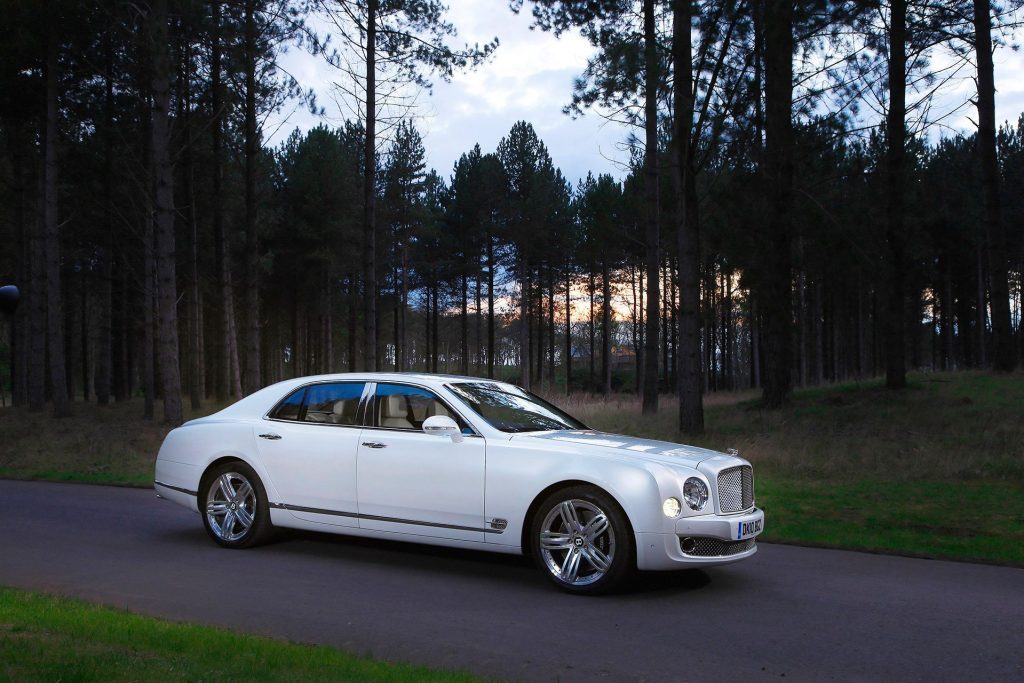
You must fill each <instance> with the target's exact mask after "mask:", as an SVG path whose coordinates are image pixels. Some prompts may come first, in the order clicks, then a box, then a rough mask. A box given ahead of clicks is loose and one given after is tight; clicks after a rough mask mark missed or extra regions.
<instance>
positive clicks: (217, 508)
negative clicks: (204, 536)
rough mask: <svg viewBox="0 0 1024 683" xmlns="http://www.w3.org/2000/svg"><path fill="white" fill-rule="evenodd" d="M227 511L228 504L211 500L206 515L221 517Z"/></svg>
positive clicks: (207, 505)
mask: <svg viewBox="0 0 1024 683" xmlns="http://www.w3.org/2000/svg"><path fill="white" fill-rule="evenodd" d="M227 511H228V504H227V503H222V502H220V501H216V500H211V501H210V502H209V503H207V504H206V514H208V515H214V516H215V517H220V516H221V515H223V514H224V513H225V512H227Z"/></svg>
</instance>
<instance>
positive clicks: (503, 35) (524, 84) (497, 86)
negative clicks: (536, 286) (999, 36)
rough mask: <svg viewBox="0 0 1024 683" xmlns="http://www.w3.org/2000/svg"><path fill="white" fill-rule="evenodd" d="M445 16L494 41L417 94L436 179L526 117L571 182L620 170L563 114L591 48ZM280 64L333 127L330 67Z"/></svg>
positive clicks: (1001, 103)
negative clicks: (475, 62)
mask: <svg viewBox="0 0 1024 683" xmlns="http://www.w3.org/2000/svg"><path fill="white" fill-rule="evenodd" d="M448 4H449V6H450V11H449V13H448V17H449V19H450V21H451V22H452V23H454V24H455V26H456V28H457V29H458V31H459V41H460V42H468V43H476V42H479V43H481V44H482V43H485V42H487V41H489V40H491V39H493V38H494V37H495V36H496V37H497V38H498V39H499V40H500V41H501V45H500V47H499V48H498V50H497V52H496V53H495V55H494V57H493V58H492V59H491V60H490V61H489V62H488V63H487V64H485V65H483V66H481V67H479V68H478V69H476V70H475V71H470V72H466V73H460V74H457V75H456V76H455V77H454V78H453V79H452V81H451V82H450V83H443V82H438V83H436V84H435V87H434V91H433V94H432V95H430V96H427V95H423V96H422V97H421V98H420V106H419V107H418V114H419V116H420V118H419V119H418V120H417V122H416V125H417V127H418V128H419V130H420V132H421V133H422V134H423V136H424V142H425V145H426V149H427V163H428V165H429V166H430V167H432V168H435V169H437V170H438V172H439V173H440V174H441V175H442V176H445V177H447V176H449V175H450V174H451V168H452V165H453V164H454V163H455V161H456V160H457V159H458V158H459V155H461V154H462V153H463V152H465V151H467V150H469V149H470V148H471V147H472V146H473V144H474V143H480V146H481V148H482V149H483V151H484V152H485V153H486V152H489V151H493V150H494V149H495V148H496V147H497V144H498V141H499V140H500V139H501V138H502V136H504V135H505V134H506V133H507V132H508V130H509V129H510V128H511V127H512V125H513V124H514V123H515V122H516V121H518V120H520V119H524V120H526V121H529V122H530V123H532V124H533V126H534V128H535V129H536V130H537V133H538V135H539V136H540V137H541V139H542V140H543V141H544V143H545V144H546V145H547V147H548V149H549V151H550V153H551V156H552V159H553V160H554V163H555V165H556V166H558V167H560V168H561V169H562V172H563V174H564V175H565V176H566V178H568V179H569V180H570V181H572V182H573V183H574V184H575V182H576V181H577V180H578V179H579V178H581V177H583V176H585V175H586V173H587V171H588V170H592V171H594V172H595V173H598V172H609V173H612V174H614V175H616V176H618V177H621V176H622V175H623V173H622V168H623V162H625V161H626V160H627V159H628V155H627V153H626V152H625V151H624V150H623V149H622V141H623V140H624V139H625V138H626V135H627V134H628V131H626V130H625V129H623V128H621V127H619V126H617V125H615V124H610V123H605V121H604V120H603V119H601V117H600V116H598V115H597V114H596V113H593V112H590V113H587V114H586V115H585V116H583V117H582V118H578V119H572V118H571V117H569V116H567V115H565V114H563V113H562V111H561V110H562V107H563V106H564V105H565V104H566V103H567V102H568V101H569V99H570V95H571V92H572V82H573V79H574V78H575V77H576V76H578V75H579V74H580V73H581V72H582V71H583V69H584V67H585V66H586V61H587V58H588V57H589V56H590V55H591V54H592V50H591V48H590V46H589V45H588V44H587V42H586V41H584V40H583V39H582V38H580V37H579V36H578V35H575V34H573V35H569V34H566V35H563V36H562V37H561V38H555V37H554V36H553V35H551V34H549V33H544V32H542V31H539V30H536V31H531V30H530V28H529V26H530V16H529V13H528V11H524V12H523V13H522V14H520V15H516V14H513V13H512V12H511V11H510V10H509V9H508V3H507V1H506V0H449V2H448ZM282 66H283V68H285V69H286V70H287V71H288V72H289V73H291V74H292V75H294V76H295V77H296V78H297V79H298V80H299V82H300V83H301V84H302V85H303V86H304V87H307V88H308V87H312V88H314V89H315V90H316V92H317V95H318V100H319V103H320V104H321V105H322V106H325V107H326V109H327V112H326V118H325V119H324V122H325V123H327V124H328V125H332V126H334V125H338V124H339V123H340V121H342V120H343V119H344V118H345V116H346V115H348V116H351V114H350V113H349V112H347V111H346V110H344V108H343V107H341V106H339V105H338V104H337V103H336V102H335V101H334V98H333V97H332V95H331V92H332V87H331V83H332V82H333V81H335V80H337V73H336V72H334V71H333V70H332V69H331V68H330V67H328V66H327V65H326V64H324V63H323V61H322V60H321V59H320V58H318V57H314V56H311V55H309V54H307V53H305V52H303V51H301V50H299V49H296V48H291V49H290V50H289V52H288V53H287V54H286V55H284V57H283V59H282ZM972 87H973V82H971V81H969V80H964V81H962V82H961V83H960V85H959V92H956V93H951V94H950V95H948V96H947V100H946V106H947V107H950V108H952V107H953V106H955V104H954V102H955V103H959V102H962V101H963V100H964V97H965V96H966V95H968V94H969V91H970V89H971V88H972ZM996 88H997V90H998V93H997V95H996V108H997V111H996V115H997V119H998V120H999V121H1003V120H1007V119H1008V120H1011V121H1016V120H1017V117H1018V116H1019V115H1020V113H1021V112H1022V111H1024V55H1022V54H1021V53H1019V52H1014V51H1012V50H1011V49H1009V48H1001V49H1000V50H999V51H997V53H996ZM974 115H975V112H974V109H973V107H966V108H962V109H960V110H959V113H958V115H956V116H955V117H953V118H951V119H950V120H949V124H950V125H951V126H952V128H954V129H956V128H964V129H966V128H968V127H971V126H972V124H971V123H970V121H969V120H968V118H967V117H970V118H972V119H973V118H974ZM320 121H321V119H318V118H317V117H314V116H312V115H310V114H309V113H308V112H307V111H305V110H303V109H301V108H297V109H292V108H288V109H286V110H285V111H283V112H282V113H281V114H280V115H279V116H277V117H274V118H272V119H271V120H269V121H268V122H267V126H266V130H267V133H268V136H269V138H270V142H271V144H276V143H278V142H280V141H281V140H283V139H284V138H285V137H287V135H288V133H290V132H291V131H292V130H293V129H294V128H295V127H299V128H301V129H307V128H310V127H312V126H315V125H316V124H317V123H319V122H320Z"/></svg>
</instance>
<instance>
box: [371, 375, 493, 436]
mask: <svg viewBox="0 0 1024 683" xmlns="http://www.w3.org/2000/svg"><path fill="white" fill-rule="evenodd" d="M374 404H375V405H374V417H375V421H374V425H375V426H377V427H386V428H388V429H409V430H420V429H422V428H423V422H424V420H426V419H427V418H428V417H433V416H434V415H444V416H446V417H450V418H452V419H453V420H455V422H456V424H458V425H459V429H461V430H462V433H463V434H472V433H473V430H472V429H471V428H470V427H469V425H467V424H466V423H465V422H463V420H462V418H460V417H459V416H458V415H457V414H455V413H454V412H452V411H451V410H448V407H447V406H445V404H444V403H443V402H442V401H441V399H439V398H438V397H437V396H436V395H435V394H434V393H433V392H431V391H428V390H426V389H420V388H419V387H411V386H408V385H405V384H378V385H377V394H376V400H375V401H374Z"/></svg>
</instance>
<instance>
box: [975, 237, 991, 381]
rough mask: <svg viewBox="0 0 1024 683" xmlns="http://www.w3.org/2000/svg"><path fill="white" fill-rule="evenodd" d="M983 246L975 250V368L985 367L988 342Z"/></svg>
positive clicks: (979, 245)
mask: <svg viewBox="0 0 1024 683" xmlns="http://www.w3.org/2000/svg"><path fill="white" fill-rule="evenodd" d="M982 251H983V250H982V246H981V244H980V243H979V244H978V246H977V249H976V250H975V261H976V273H975V278H974V279H975V284H976V285H977V290H978V291H977V300H976V305H975V307H974V310H975V313H976V318H977V319H976V321H975V334H976V335H977V339H976V340H975V342H974V343H975V350H974V356H973V358H972V360H973V362H974V366H975V367H979V368H983V367H985V363H986V362H987V361H986V354H985V347H986V345H987V344H986V342H987V341H988V334H987V332H988V312H987V311H988V306H987V303H988V302H987V301H986V300H985V258H984V256H983V255H982Z"/></svg>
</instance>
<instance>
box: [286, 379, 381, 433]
mask: <svg viewBox="0 0 1024 683" xmlns="http://www.w3.org/2000/svg"><path fill="white" fill-rule="evenodd" d="M364 386H365V384H364V383H362V382H337V383H332V384H311V385H309V386H307V387H303V388H302V389H299V390H297V391H296V392H295V393H293V394H292V395H291V396H289V397H288V398H286V399H285V400H284V401H282V402H281V405H279V406H278V408H277V410H275V411H274V413H273V415H271V417H273V418H274V419H277V420H295V421H297V422H314V423H320V424H335V425H352V426H355V425H358V424H359V420H358V414H359V399H360V398H361V397H362V395H363V387H364Z"/></svg>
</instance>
